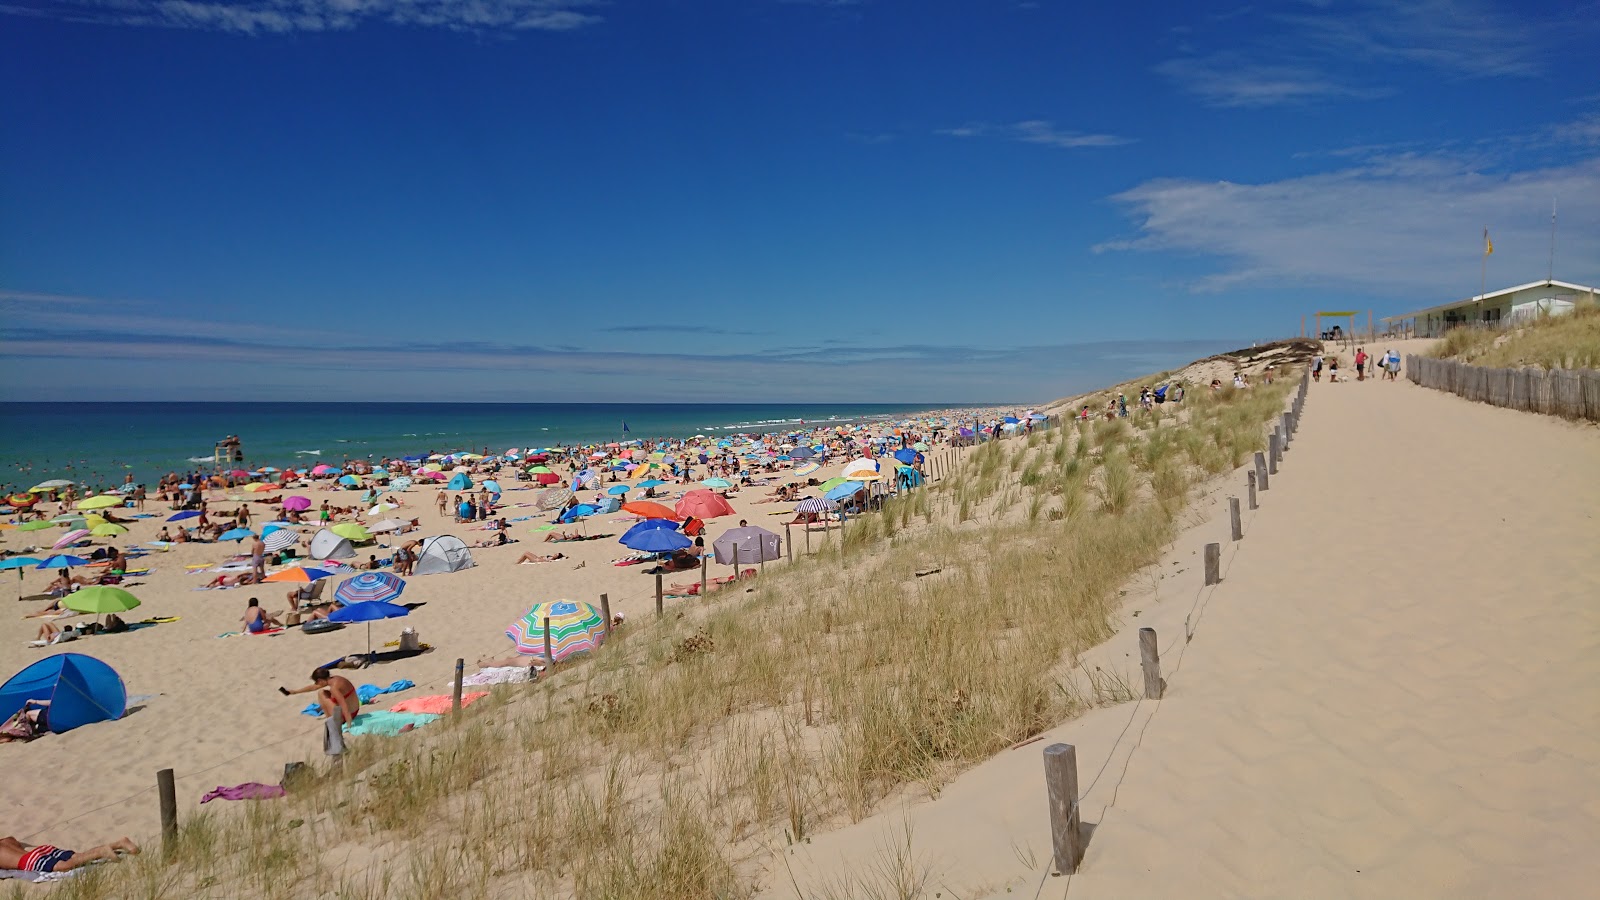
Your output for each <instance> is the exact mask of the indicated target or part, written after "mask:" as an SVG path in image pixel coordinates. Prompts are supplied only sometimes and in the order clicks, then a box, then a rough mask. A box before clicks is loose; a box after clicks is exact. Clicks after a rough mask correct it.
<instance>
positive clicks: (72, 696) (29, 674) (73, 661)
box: [0, 653, 128, 734]
mask: <svg viewBox="0 0 1600 900" xmlns="http://www.w3.org/2000/svg"><path fill="white" fill-rule="evenodd" d="M29 700H46V701H49V703H50V711H49V713H47V714H46V718H47V720H48V722H49V724H50V730H51V731H52V732H54V733H56V734H60V733H61V732H63V731H71V730H72V729H74V728H77V727H78V726H80V725H89V724H91V723H94V722H104V721H106V720H109V719H120V718H122V714H123V713H124V712H126V711H127V708H128V690H127V688H125V687H123V685H122V677H121V676H120V675H118V674H117V672H116V670H115V669H113V668H111V667H110V666H108V665H106V664H105V663H103V662H101V661H100V660H98V659H95V658H94V657H92V656H85V655H83V654H82V653H58V654H56V655H55V656H47V657H45V658H44V659H41V660H39V661H38V662H36V663H33V664H32V665H30V666H28V667H27V668H25V669H23V670H22V671H21V672H18V673H17V674H15V675H13V676H11V679H10V680H9V681H7V682H6V683H5V684H4V685H0V719H9V718H10V717H11V716H13V715H15V714H16V712H17V711H18V710H20V709H22V705H23V704H24V703H26V702H27V701H29Z"/></svg>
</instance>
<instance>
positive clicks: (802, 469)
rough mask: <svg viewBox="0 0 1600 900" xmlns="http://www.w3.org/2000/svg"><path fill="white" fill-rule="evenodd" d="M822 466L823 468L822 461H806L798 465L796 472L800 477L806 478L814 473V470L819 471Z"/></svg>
mask: <svg viewBox="0 0 1600 900" xmlns="http://www.w3.org/2000/svg"><path fill="white" fill-rule="evenodd" d="M821 468H822V464H821V463H806V464H805V465H803V466H796V467H795V470H794V474H795V475H797V476H799V477H801V478H804V477H805V476H807V475H810V474H811V473H813V472H815V471H817V470H818V469H821Z"/></svg>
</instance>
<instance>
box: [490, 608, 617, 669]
mask: <svg viewBox="0 0 1600 900" xmlns="http://www.w3.org/2000/svg"><path fill="white" fill-rule="evenodd" d="M546 619H549V620H550V630H549V634H550V656H551V657H552V659H550V660H546V662H554V661H560V660H563V659H566V658H567V657H569V656H572V655H574V654H577V653H592V652H594V651H595V650H598V649H600V645H601V644H603V643H605V639H606V621H605V619H604V618H602V617H601V615H600V612H599V611H598V610H596V609H595V608H594V607H593V606H591V605H590V604H588V603H581V602H575V601H572V600H556V601H553V602H550V603H536V604H534V606H533V608H532V609H530V610H528V612H527V613H526V614H525V615H524V616H523V617H522V618H520V619H518V620H517V621H515V622H512V623H511V627H510V628H507V629H506V637H509V638H511V640H512V642H513V643H514V644H516V649H517V652H518V653H520V654H522V655H523V656H537V657H540V658H543V657H544V637H545V620H546Z"/></svg>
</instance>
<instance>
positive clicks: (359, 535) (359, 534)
mask: <svg viewBox="0 0 1600 900" xmlns="http://www.w3.org/2000/svg"><path fill="white" fill-rule="evenodd" d="M328 530H329V531H331V532H333V533H334V534H337V535H338V536H339V537H342V538H348V539H349V540H351V541H355V542H356V543H360V542H361V541H370V540H372V532H370V531H368V530H367V529H365V528H363V527H361V526H360V525H357V524H356V523H354V522H345V523H344V524H342V525H335V526H333V527H332V528H329V529H328Z"/></svg>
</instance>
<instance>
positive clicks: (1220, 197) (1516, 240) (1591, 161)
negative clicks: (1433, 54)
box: [1095, 153, 1600, 301]
mask: <svg viewBox="0 0 1600 900" xmlns="http://www.w3.org/2000/svg"><path fill="white" fill-rule="evenodd" d="M1594 197H1600V157H1589V158H1582V159H1578V160H1575V161H1569V162H1565V163H1560V164H1553V165H1549V166H1546V167H1543V168H1537V169H1528V170H1521V171H1496V170H1491V169H1488V168H1485V167H1483V166H1481V165H1478V164H1476V163H1474V162H1472V161H1469V160H1467V159H1466V158H1462V157H1456V156H1453V155H1448V154H1442V153H1434V154H1401V155H1396V156H1389V157H1377V158H1374V159H1371V160H1368V161H1366V162H1364V163H1363V164H1360V165H1356V166H1351V167H1348V168H1343V169H1339V170H1336V171H1331V172H1325V173H1321V174H1315V175H1307V176H1303V177H1299V178H1289V179H1284V180H1281V181H1273V182H1263V183H1259V184H1240V183H1235V182H1228V181H1198V180H1191V179H1157V180H1153V181H1148V182H1145V183H1144V184H1141V185H1139V186H1137V187H1135V188H1133V189H1132V190H1129V191H1125V192H1123V193H1121V194H1118V195H1116V196H1115V197H1114V198H1113V200H1115V201H1116V202H1118V203H1120V204H1122V205H1123V206H1124V207H1125V208H1126V209H1127V211H1128V212H1129V214H1130V215H1131V216H1132V217H1133V218H1134V219H1135V221H1136V223H1137V228H1138V235H1137V236H1135V237H1133V238H1130V239H1126V240H1118V241H1110V242H1107V243H1104V244H1102V245H1100V246H1099V247H1097V248H1095V249H1096V250H1097V251H1116V250H1142V251H1161V252H1176V253H1183V254H1189V255H1198V256H1201V257H1207V258H1211V259H1214V260H1217V261H1218V262H1220V263H1221V265H1222V269H1221V271H1219V272H1216V273H1214V274H1212V275H1210V276H1207V277H1204V278H1202V279H1200V280H1199V281H1197V282H1196V283H1195V284H1194V285H1192V286H1193V287H1194V288H1196V289H1200V290H1220V289H1224V288H1229V287H1236V286H1251V287H1261V286H1274V285H1285V284H1294V285H1301V286H1307V285H1309V286H1316V287H1321V288H1343V287H1352V286H1353V287H1359V288H1361V289H1362V290H1365V291H1369V292H1373V293H1378V294H1385V295H1391V296H1400V295H1405V294H1409V293H1414V292H1416V291H1424V292H1426V295H1427V296H1429V297H1433V298H1435V299H1436V300H1437V301H1442V300H1446V299H1451V298H1453V297H1456V296H1465V295H1467V294H1469V293H1471V292H1473V291H1475V290H1477V289H1478V263H1479V261H1480V254H1481V252H1482V243H1481V238H1482V229H1483V228H1484V226H1485V225H1487V226H1488V228H1489V230H1490V232H1491V233H1492V235H1493V237H1494V244H1495V253H1494V256H1493V257H1492V258H1491V260H1490V263H1489V269H1490V275H1491V278H1490V281H1491V282H1494V283H1499V284H1514V283H1521V282H1524V281H1534V280H1536V279H1539V278H1543V277H1544V275H1545V272H1546V267H1547V260H1548V254H1549V247H1550V207H1551V202H1552V200H1553V199H1554V200H1556V201H1558V202H1559V204H1560V208H1561V228H1560V233H1561V238H1560V241H1559V246H1558V251H1557V259H1556V268H1555V275H1556V277H1557V278H1560V279H1565V280H1569V281H1579V282H1584V283H1594V282H1595V281H1596V280H1600V208H1597V207H1596V206H1595V204H1594V203H1593V201H1592V198H1594Z"/></svg>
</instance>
